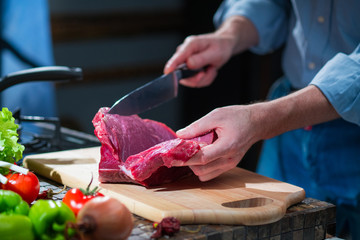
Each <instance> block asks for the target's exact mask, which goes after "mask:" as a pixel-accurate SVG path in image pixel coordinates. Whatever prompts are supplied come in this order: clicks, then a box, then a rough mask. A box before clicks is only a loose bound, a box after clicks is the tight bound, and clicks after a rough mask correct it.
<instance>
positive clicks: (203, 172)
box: [190, 158, 236, 181]
mask: <svg viewBox="0 0 360 240" xmlns="http://www.w3.org/2000/svg"><path fill="white" fill-rule="evenodd" d="M235 166H236V165H234V162H233V160H232V159H227V158H219V159H217V160H216V161H212V162H210V163H208V164H206V165H192V166H190V168H191V170H192V171H193V172H194V174H195V175H197V176H198V177H199V179H200V180H201V181H208V180H210V179H213V178H215V177H217V176H219V175H220V174H222V173H224V172H226V171H228V170H230V169H232V168H234V167H235Z"/></svg>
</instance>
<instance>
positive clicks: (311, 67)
mask: <svg viewBox="0 0 360 240" xmlns="http://www.w3.org/2000/svg"><path fill="white" fill-rule="evenodd" d="M315 67H316V65H315V63H313V62H309V64H308V68H309V69H310V70H314V69H315Z"/></svg>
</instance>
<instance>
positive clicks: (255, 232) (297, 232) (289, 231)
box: [39, 176, 336, 240]
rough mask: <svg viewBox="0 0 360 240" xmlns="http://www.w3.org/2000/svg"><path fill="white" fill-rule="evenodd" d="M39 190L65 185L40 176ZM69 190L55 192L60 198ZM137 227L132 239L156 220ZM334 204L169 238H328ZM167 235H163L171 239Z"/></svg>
mask: <svg viewBox="0 0 360 240" xmlns="http://www.w3.org/2000/svg"><path fill="white" fill-rule="evenodd" d="M39 179H40V186H41V187H40V191H43V190H45V189H49V188H51V189H53V191H55V192H57V191H59V190H61V189H62V188H63V186H61V185H60V184H59V183H56V182H54V181H52V180H49V179H46V178H43V177H41V176H39ZM65 192H66V191H64V192H62V193H60V194H58V195H55V196H54V199H55V200H56V199H57V200H61V199H62V198H63V197H64V194H65ZM134 218H135V227H134V229H133V232H132V234H131V236H130V238H129V240H142V239H150V238H151V235H152V233H153V232H154V229H153V227H152V224H153V222H151V221H148V220H146V219H144V218H141V217H139V216H136V215H135V216H134ZM335 227H336V221H335V205H333V204H331V203H327V202H323V201H319V200H316V199H311V198H306V199H305V200H304V201H302V202H300V203H298V204H296V205H293V206H291V207H290V208H288V210H287V213H286V215H285V216H284V217H283V218H282V219H281V220H279V221H277V222H274V223H271V224H266V225H260V226H238V225H237V226H234V225H206V224H205V225H182V226H181V229H180V232H178V233H176V234H175V235H174V236H172V237H170V239H174V240H180V239H181V240H182V239H197V240H222V239H240V240H241V239H243V240H250V239H264V240H265V239H269V240H280V239H286V240H291V239H293V240H302V239H304V240H311V239H316V240H317V239H319V240H320V239H326V238H329V237H331V236H333V235H334V234H335ZM168 238H169V237H168V236H165V237H163V238H162V239H168Z"/></svg>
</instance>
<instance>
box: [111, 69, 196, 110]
mask: <svg viewBox="0 0 360 240" xmlns="http://www.w3.org/2000/svg"><path fill="white" fill-rule="evenodd" d="M202 70H203V68H201V69H196V70H191V69H188V68H187V67H186V66H185V64H183V65H180V66H179V67H178V68H177V69H176V70H175V71H173V72H171V73H169V74H164V75H162V76H161V77H159V78H157V79H155V80H153V81H151V82H148V83H147V84H145V85H143V86H141V87H139V88H137V89H135V90H134V91H132V92H130V93H129V94H127V95H125V96H124V97H122V98H121V99H119V100H118V101H117V102H116V103H115V104H114V105H113V106H112V107H111V108H110V111H109V113H110V114H119V115H123V116H129V115H133V114H139V113H142V112H145V111H147V110H149V109H151V108H154V107H156V106H158V105H160V104H162V103H164V102H166V101H168V100H170V99H172V98H175V97H176V96H177V94H178V83H179V80H180V79H183V78H188V77H191V76H194V75H195V74H197V73H199V72H201V71H202Z"/></svg>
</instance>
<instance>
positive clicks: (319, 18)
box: [317, 16, 325, 23]
mask: <svg viewBox="0 0 360 240" xmlns="http://www.w3.org/2000/svg"><path fill="white" fill-rule="evenodd" d="M317 21H318V22H319V23H324V22H325V18H324V17H323V16H319V17H318V18H317Z"/></svg>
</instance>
